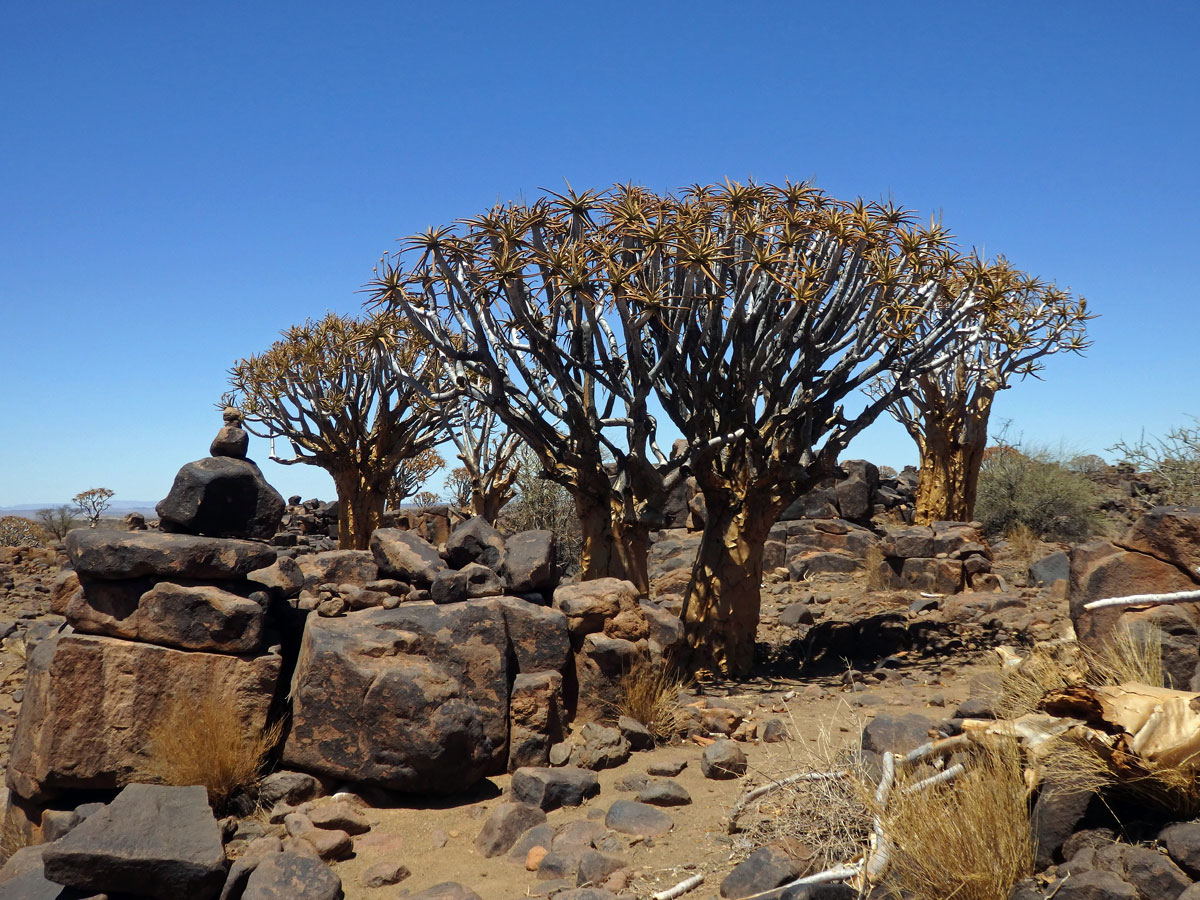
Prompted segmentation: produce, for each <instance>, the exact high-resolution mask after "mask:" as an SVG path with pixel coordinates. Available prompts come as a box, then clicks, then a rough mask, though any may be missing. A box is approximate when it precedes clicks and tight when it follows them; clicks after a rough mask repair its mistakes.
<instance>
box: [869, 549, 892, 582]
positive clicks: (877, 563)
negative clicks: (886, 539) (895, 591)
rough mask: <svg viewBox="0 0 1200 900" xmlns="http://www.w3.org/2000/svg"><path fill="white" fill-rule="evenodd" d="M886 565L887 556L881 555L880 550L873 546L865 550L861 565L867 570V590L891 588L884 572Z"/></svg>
mask: <svg viewBox="0 0 1200 900" xmlns="http://www.w3.org/2000/svg"><path fill="white" fill-rule="evenodd" d="M886 565H887V557H885V556H884V555H883V551H882V550H880V549H879V548H878V547H874V546H873V547H871V548H870V549H869V550H867V552H866V555H865V556H864V557H863V566H864V567H865V568H866V570H867V582H866V587H867V590H868V591H887V590H891V587H892V585H891V581H890V580H889V579H888V578H887V576H886V575H885V574H884V567H885V566H886Z"/></svg>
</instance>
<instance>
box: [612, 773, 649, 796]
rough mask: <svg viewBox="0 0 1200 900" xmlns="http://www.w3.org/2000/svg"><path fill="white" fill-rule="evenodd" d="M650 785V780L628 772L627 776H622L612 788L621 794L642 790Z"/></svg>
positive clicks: (640, 774) (639, 774)
mask: <svg viewBox="0 0 1200 900" xmlns="http://www.w3.org/2000/svg"><path fill="white" fill-rule="evenodd" d="M649 783H650V779H649V778H647V777H646V776H645V775H643V774H642V773H641V772H630V773H629V774H628V775H622V776H621V777H620V778H619V779H617V782H616V784H614V785H613V788H614V789H615V790H618V791H622V792H626V793H628V792H633V793H636V792H637V791H640V790H643V789H644V788H645V787H646V785H648V784H649Z"/></svg>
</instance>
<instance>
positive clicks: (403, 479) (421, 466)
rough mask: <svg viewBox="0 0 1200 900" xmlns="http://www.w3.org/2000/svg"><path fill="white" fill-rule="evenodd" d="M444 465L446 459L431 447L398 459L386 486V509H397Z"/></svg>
mask: <svg viewBox="0 0 1200 900" xmlns="http://www.w3.org/2000/svg"><path fill="white" fill-rule="evenodd" d="M445 465H446V461H445V460H444V459H442V456H441V454H440V453H438V452H437V450H435V449H434V448H433V447H430V448H428V449H427V450H422V451H421V452H420V453H418V454H417V455H416V456H411V457H407V458H405V459H402V460H400V463H399V464H398V465H397V466H396V471H395V472H393V473H392V482H391V484H390V485H389V486H388V495H387V506H388V509H399V508H400V507H401V505H402V504H403V503H404V501H405V500H407V499H408V498H409V497H412V496H415V495H416V493H417V492H418V491H419V490H421V486H422V485H424V484H425V482H426V481H428V480H429V477H430V476H431V475H432V474H433V473H434V472H437V471H438V470H440V469H441V468H443V467H444V466H445Z"/></svg>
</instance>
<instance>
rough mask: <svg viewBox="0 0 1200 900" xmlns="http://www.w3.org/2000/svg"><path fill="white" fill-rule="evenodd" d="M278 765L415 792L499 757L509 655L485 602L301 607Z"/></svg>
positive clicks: (456, 787)
mask: <svg viewBox="0 0 1200 900" xmlns="http://www.w3.org/2000/svg"><path fill="white" fill-rule="evenodd" d="M283 756H284V760H285V762H286V763H287V764H288V765H291V766H295V767H297V768H300V769H303V770H305V771H310V772H316V773H320V774H323V775H328V776H331V777H334V778H344V779H348V780H351V781H357V782H365V783H368V784H377V785H379V786H381V787H385V788H388V789H390V790H396V791H403V792H408V793H419V794H452V793H457V792H460V791H463V790H465V789H467V788H468V787H470V786H471V785H472V784H474V783H475V782H477V781H478V780H479V779H480V778H482V777H483V776H484V775H486V774H489V773H492V772H496V773H498V772H503V771H504V770H505V769H506V768H507V763H508V653H507V636H506V633H505V628H504V618H503V616H502V615H501V613H500V608H499V605H498V604H497V603H496V602H495V601H494V600H493V601H480V602H473V603H459V604H453V605H450V606H419V605H414V604H406V605H402V606H400V607H397V608H396V609H382V608H379V609H369V610H363V611H361V612H352V613H350V614H349V615H346V616H343V617H339V618H336V619H325V618H320V617H317V616H310V617H309V618H308V621H307V624H306V626H305V630H304V638H303V640H302V642H301V646H300V654H299V661H298V662H297V665H296V674H295V677H294V679H293V681H292V729H291V732H290V734H289V736H288V740H287V744H286V745H285V747H284V754H283Z"/></svg>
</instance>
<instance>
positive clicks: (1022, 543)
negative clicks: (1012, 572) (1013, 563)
mask: <svg viewBox="0 0 1200 900" xmlns="http://www.w3.org/2000/svg"><path fill="white" fill-rule="evenodd" d="M1004 540H1005V541H1007V542H1008V548H1009V550H1010V551H1012V554H1013V556H1015V557H1016V558H1017V559H1019V560H1022V561H1023V562H1025V563H1027V564H1028V563H1031V562H1033V559H1034V554H1036V553H1037V551H1038V548H1039V547H1040V546H1041V544H1042V542H1041V540H1039V538H1038V535H1037V532H1036V531H1034V530H1033V529H1032V528H1030V527H1029V526H1028V525H1026V524H1024V523H1023V522H1020V523H1017V524H1016V525H1013V526H1012V527H1011V528H1009V529H1008V531H1007V532H1005V534H1004Z"/></svg>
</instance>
